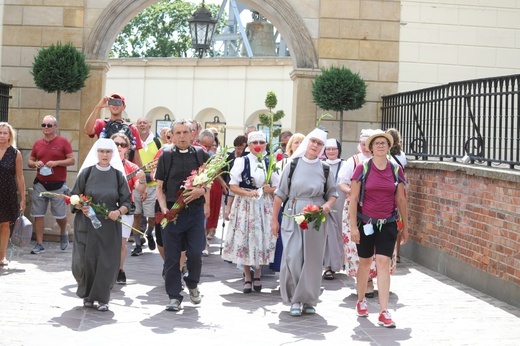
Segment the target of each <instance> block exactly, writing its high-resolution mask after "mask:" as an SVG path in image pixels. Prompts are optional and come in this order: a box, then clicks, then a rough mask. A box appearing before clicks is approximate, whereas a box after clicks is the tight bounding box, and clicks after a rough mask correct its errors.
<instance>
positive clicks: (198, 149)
mask: <svg viewBox="0 0 520 346" xmlns="http://www.w3.org/2000/svg"><path fill="white" fill-rule="evenodd" d="M191 148H193V149H194V150H195V153H196V154H197V164H198V165H199V167H200V166H202V165H203V164H204V150H203V149H202V148H201V147H199V146H191Z"/></svg>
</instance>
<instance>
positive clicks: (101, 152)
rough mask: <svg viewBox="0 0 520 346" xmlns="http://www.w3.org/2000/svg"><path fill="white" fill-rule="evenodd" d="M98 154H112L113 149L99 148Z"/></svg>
mask: <svg viewBox="0 0 520 346" xmlns="http://www.w3.org/2000/svg"><path fill="white" fill-rule="evenodd" d="M97 152H98V154H112V150H110V149H98V151H97Z"/></svg>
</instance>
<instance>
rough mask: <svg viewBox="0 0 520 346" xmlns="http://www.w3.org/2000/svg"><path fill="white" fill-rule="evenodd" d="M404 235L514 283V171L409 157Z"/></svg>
mask: <svg viewBox="0 0 520 346" xmlns="http://www.w3.org/2000/svg"><path fill="white" fill-rule="evenodd" d="M406 175H407V178H408V180H409V182H410V184H409V188H408V206H409V213H410V217H409V221H410V231H411V232H410V240H412V241H413V242H415V243H417V244H420V245H421V246H422V247H426V248H429V249H432V250H436V251H438V252H441V253H443V254H441V255H442V256H444V255H447V256H449V257H450V258H456V259H458V260H460V261H463V262H464V263H467V264H469V265H470V266H472V267H475V268H477V269H478V270H480V271H483V272H485V273H487V274H491V275H493V276H495V277H498V278H500V279H503V280H505V281H508V282H510V283H514V284H516V285H520V174H519V172H514V171H509V170H494V169H489V168H483V167H475V166H473V165H469V166H461V165H458V164H450V163H438V162H437V163H431V162H412V163H411V164H410V165H409V166H408V167H407V169H406Z"/></svg>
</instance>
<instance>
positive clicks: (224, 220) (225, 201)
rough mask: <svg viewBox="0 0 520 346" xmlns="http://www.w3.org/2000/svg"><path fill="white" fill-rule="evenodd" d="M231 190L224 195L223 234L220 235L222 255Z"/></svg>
mask: <svg viewBox="0 0 520 346" xmlns="http://www.w3.org/2000/svg"><path fill="white" fill-rule="evenodd" d="M228 196H229V191H228V193H226V195H225V196H224V203H222V236H221V237H220V255H221V256H222V249H223V243H224V228H226V206H227V203H228Z"/></svg>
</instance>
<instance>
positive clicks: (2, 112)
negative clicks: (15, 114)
mask: <svg viewBox="0 0 520 346" xmlns="http://www.w3.org/2000/svg"><path fill="white" fill-rule="evenodd" d="M12 87H13V85H12V84H5V83H2V82H0V121H5V122H7V120H8V117H9V100H10V99H11V96H10V95H9V90H11V88H12Z"/></svg>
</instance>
